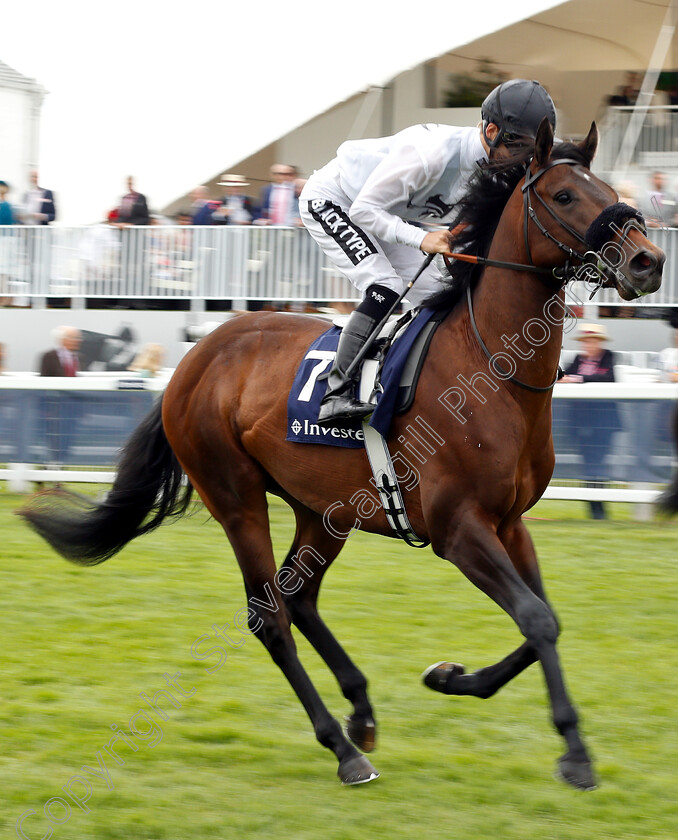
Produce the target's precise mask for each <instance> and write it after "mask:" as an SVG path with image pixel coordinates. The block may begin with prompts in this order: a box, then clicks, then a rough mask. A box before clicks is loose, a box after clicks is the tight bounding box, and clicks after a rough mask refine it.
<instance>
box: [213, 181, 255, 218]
mask: <svg viewBox="0 0 678 840" xmlns="http://www.w3.org/2000/svg"><path fill="white" fill-rule="evenodd" d="M219 186H220V187H224V188H225V190H226V195H225V196H224V197H223V198H222V199H221V207H219V208H218V209H217V210H215V211H214V213H213V214H212V224H214V225H249V224H251V223H252V219H253V218H254V217H255V215H256V207H255V206H254V203H253V202H252V199H251V198H250V197H249V196H248V195H245V193H244V189H245V187H249V182H248V181H246V180H245V179H244V178H243V176H242V175H231V174H230V173H227V174H226V175H222V177H221V181H219Z"/></svg>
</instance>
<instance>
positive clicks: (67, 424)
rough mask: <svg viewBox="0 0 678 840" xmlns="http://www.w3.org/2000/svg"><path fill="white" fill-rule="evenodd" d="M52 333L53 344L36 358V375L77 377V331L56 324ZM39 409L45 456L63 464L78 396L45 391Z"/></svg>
mask: <svg viewBox="0 0 678 840" xmlns="http://www.w3.org/2000/svg"><path fill="white" fill-rule="evenodd" d="M54 335H55V338H56V344H57V347H56V349H54V350H48V351H47V352H46V353H43V355H42V356H41V357H40V376H77V374H78V371H79V370H80V358H79V356H78V349H79V348H80V342H81V340H82V337H81V335H80V330H78V329H76V328H75V327H60V328H59V329H58V330H56V331H55V333H54ZM41 408H42V419H43V423H44V432H45V434H44V437H45V441H46V446H47V452H48V459H49V461H50V462H51V465H52V467H54V468H57V467H58V466H60V465H61V464H63V463H65V461H66V459H67V457H68V454H69V452H70V450H71V448H72V444H73V441H74V438H75V434H76V432H77V423H78V418H79V414H80V406H79V403H78V398H77V396H76V395H75V394H73V393H72V392H71V391H62V392H60V391H53V390H48V391H46V393H45V395H44V396H43V397H42V399H41Z"/></svg>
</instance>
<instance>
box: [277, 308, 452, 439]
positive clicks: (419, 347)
mask: <svg viewBox="0 0 678 840" xmlns="http://www.w3.org/2000/svg"><path fill="white" fill-rule="evenodd" d="M446 314H447V312H441V311H439V310H433V309H421V310H419V311H418V313H417V314H416V315H415V316H414V317H410V318H409V320H408V322H407V325H406V326H405V327H404V328H403V327H402V325H401V324H400V322H401V321H403V320H404V318H401V319H398V321H396V322H395V324H394V325H390V326H391V331H393V330H394V329H395V331H396V332H397V337H395V339H393V343H392V345H391V346H390V348H389V349H388V352H387V354H386V357H385V359H383V362H382V363H380V365H379V370H378V374H377V376H378V379H379V387H377V388H376V390H375V385H374V383H373V382H371V383H369V387H368V388H367V391H368V392H369V393H372V392H374V393H373V398H372V401H373V402H375V409H374V412H373V413H372V415H371V417H370V420H369V424H370V426H372V427H373V428H374V429H376V430H377V431H378V432H379V433H380V434H381V435H382V436H383V437H386V436H387V435H388V431H389V428H390V426H391V421H392V419H393V415H394V414H395V413H397V412H399V411H404V410H406V409H407V408H408V407H409V405H410V404H411V402H412V400H413V399H414V391H415V389H416V385H417V380H418V378H419V372H420V370H421V366H422V364H423V361H424V358H425V355H426V351H427V350H428V345H429V343H430V341H431V338H432V337H433V333H434V331H435V329H436V327H437V326H438V324H439V323H440V322H441V321H442V319H443V318H444V317H445V315H446ZM405 317H407V316H405ZM340 335H341V330H340V329H339V328H338V327H336V326H332V327H331V328H330V329H328V330H327V331H326V332H324V333H323V334H322V335H320V336H319V337H318V338H317V339H316V340H315V341H314V342H313V343H312V344H311V346H310V347H309V348H308V350H307V352H306V355H305V356H304V358H303V359H302V362H301V364H300V365H299V368H298V370H297V373H296V376H295V378H294V383H293V385H292V389H291V391H290V394H289V397H288V401H287V435H286V440H289V441H293V442H295V443H316V444H317V443H319V444H325V445H327V446H343V447H346V448H351V449H362V448H363V447H364V433H363V430H362V423H361V421H360V420H359V419H357V420H354V421H343V422H341V423H340V424H338V425H336V426H326V425H323V426H321V425H320V424H319V423H318V411H319V409H320V401H321V399H322V398H323V396H324V394H325V391H326V389H327V382H326V379H325V377H324V376H323V374H325V375H326V374H327V373H328V372H329V370H330V368H331V366H332V362H333V361H334V356H335V355H336V350H337V344H338V343H339V336H340ZM387 340H388V341H390V340H392V339H387ZM380 355H383V341H381V340H378V341H377V343H376V344H375V346H374V347H373V350H372V358H379V357H380ZM368 358H370V356H369V355H368ZM366 367H374V366H366ZM321 377H322V378H321ZM361 389H362V391H363V393H364V392H365V383H362V384H361Z"/></svg>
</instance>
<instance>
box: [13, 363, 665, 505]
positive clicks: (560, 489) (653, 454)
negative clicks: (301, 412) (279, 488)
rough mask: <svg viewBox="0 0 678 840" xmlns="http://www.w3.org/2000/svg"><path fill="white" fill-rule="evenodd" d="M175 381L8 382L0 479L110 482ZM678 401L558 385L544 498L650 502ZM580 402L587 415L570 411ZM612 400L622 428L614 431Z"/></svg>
mask: <svg viewBox="0 0 678 840" xmlns="http://www.w3.org/2000/svg"><path fill="white" fill-rule="evenodd" d="M170 375H171V371H166V372H165V373H164V375H163V376H160V377H158V378H153V379H139V378H135V377H134V375H133V374H108V375H89V376H78V377H76V378H56V377H55V378H50V379H45V378H41V377H39V376H37V375H34V374H33V375H31V374H12V375H5V376H1V377H0V464H2V465H4V466H3V467H2V468H0V480H3V479H4V480H7V481H9V482H10V486H11V487H12V489H15V490H18V491H28V490H30V489H31V487H32V483H34V482H44V481H47V482H49V481H68V482H71V481H73V482H77V481H83V482H102V483H110V482H111V481H112V479H113V475H114V473H113V467H114V465H115V463H116V460H117V456H118V452H119V449H120V447H121V446H122V445H123V444H124V442H125V441H126V440H127V438H128V437H129V435H130V434H131V433H132V431H133V430H134V428H135V427H136V425H137V424H138V422H139V421H140V420H141V418H142V417H143V416H144V415H145V413H146V412H147V411H148V410H149V409H150V407H151V405H152V403H153V400H154V399H155V397H156V395H157V394H158V393H159V392H160V391H162V390H163V389H164V387H165V385H166V384H167V382H168V379H169V376H170ZM677 400H678V384H673V383H659V382H631V381H630V382H619V383H600V384H593V383H587V384H581V385H577V384H568V385H566V384H561V385H556V386H555V388H554V400H553V435H554V443H555V450H556V468H555V472H554V478H553V480H552V482H551V484H550V485H549V488H548V490H547V491H546V493H545V496H544V497H545V498H552V499H578V500H596V499H600V500H605V501H623V502H632V503H635V504H647V503H649V502H651V501H652V500H653V499H654V498H655V497H656V496H657V495H658V493H659V492H660V489H661V488H662V486H663V485H665V484H666V482H668V480H669V478H670V476H671V473H672V470H673V468H674V465H675V445H676V444H675V441H674V440H673V437H672V428H673V414H674V412H675V410H676V409H675V406H676V401H677ZM582 401H584V402H582ZM575 403H579V406H580V407H581V408H583V412H582V411H579V412H573V411H571V408H572V407H573V406H574V404H575ZM612 403H614V405H615V412H616V414H617V417H618V422H615V424H614V427H613V426H612V425H610V426H609V428H608V427H606V426H605V424H606V423H609V406H610V405H611V404H612ZM577 418H578V419H577ZM450 422H454V421H452V420H451V421H450ZM578 423H579V424H581V426H578V425H577V424H578ZM596 424H598V427H599V429H600V431H601V432H602V438H609V439H610V440H611V446H610V448H609V450H608V451H607V454H606V455H605V458H604V464H603V469H604V472H605V475H604V476H600V477H599V480H596V481H591V475H590V472H589V471H588V467H587V460H588V459H587V454H586V451H585V449H584V450H582V445H581V439H580V437H579V435H578V432H579V431H580V429H581V428H584V427H585V428H586V429H590V428H591V427H592V426H594V425H596ZM300 445H303V444H300ZM591 445H594V444H593V442H592V443H591Z"/></svg>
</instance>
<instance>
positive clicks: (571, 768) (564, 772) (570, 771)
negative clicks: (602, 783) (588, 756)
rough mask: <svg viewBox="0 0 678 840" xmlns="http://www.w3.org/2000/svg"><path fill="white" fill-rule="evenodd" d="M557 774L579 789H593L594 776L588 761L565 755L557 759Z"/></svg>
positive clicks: (594, 784)
mask: <svg viewBox="0 0 678 840" xmlns="http://www.w3.org/2000/svg"><path fill="white" fill-rule="evenodd" d="M557 776H558V777H559V778H560V779H562V780H563V781H564V782H567V783H568V784H569V785H572V787H576V788H578V789H579V790H595V789H596V788H597V787H598V785H597V784H596V779H595V776H594V775H593V769H592V767H591V762H590V761H575V760H574V759H572V758H569V757H568V756H567V755H564V756H562V757H561V758H559V759H558V768H557Z"/></svg>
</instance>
